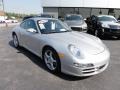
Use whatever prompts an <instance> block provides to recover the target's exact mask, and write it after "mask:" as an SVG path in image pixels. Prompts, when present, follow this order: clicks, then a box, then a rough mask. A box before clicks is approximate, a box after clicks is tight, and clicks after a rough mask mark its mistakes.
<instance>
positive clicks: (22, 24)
mask: <svg viewBox="0 0 120 90" xmlns="http://www.w3.org/2000/svg"><path fill="white" fill-rule="evenodd" d="M20 27H21V28H23V29H26V21H24V22H23V23H21V24H20Z"/></svg>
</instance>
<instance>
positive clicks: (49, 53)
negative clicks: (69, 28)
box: [43, 47, 61, 73]
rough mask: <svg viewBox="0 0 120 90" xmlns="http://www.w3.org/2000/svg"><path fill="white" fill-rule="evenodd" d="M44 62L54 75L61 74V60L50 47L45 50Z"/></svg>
mask: <svg viewBox="0 0 120 90" xmlns="http://www.w3.org/2000/svg"><path fill="white" fill-rule="evenodd" d="M43 60H44V63H45V65H46V67H47V68H48V70H49V71H51V72H52V73H60V72H61V63H60V59H59V56H58V54H57V52H56V51H55V50H54V49H52V48H50V47H47V48H45V50H44V51H43Z"/></svg>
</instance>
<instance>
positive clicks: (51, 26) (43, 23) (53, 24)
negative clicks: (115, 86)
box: [38, 20, 71, 34]
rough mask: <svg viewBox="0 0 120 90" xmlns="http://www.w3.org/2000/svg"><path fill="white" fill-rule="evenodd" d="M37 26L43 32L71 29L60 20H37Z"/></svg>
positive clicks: (58, 31)
mask: <svg viewBox="0 0 120 90" xmlns="http://www.w3.org/2000/svg"><path fill="white" fill-rule="evenodd" d="M38 26H39V28H40V31H41V33H43V34H49V33H61V32H70V31H71V29H70V28H69V27H68V26H67V25H66V24H64V23H63V22H61V21H60V20H38Z"/></svg>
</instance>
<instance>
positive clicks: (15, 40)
mask: <svg viewBox="0 0 120 90" xmlns="http://www.w3.org/2000/svg"><path fill="white" fill-rule="evenodd" d="M13 44H14V47H15V48H18V47H19V41H18V38H17V35H16V34H13Z"/></svg>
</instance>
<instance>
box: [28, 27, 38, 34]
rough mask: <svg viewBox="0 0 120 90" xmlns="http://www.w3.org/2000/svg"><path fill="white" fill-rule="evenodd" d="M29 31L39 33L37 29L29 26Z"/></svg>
mask: <svg viewBox="0 0 120 90" xmlns="http://www.w3.org/2000/svg"><path fill="white" fill-rule="evenodd" d="M27 32H31V33H37V30H35V29H34V28H29V29H27Z"/></svg>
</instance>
